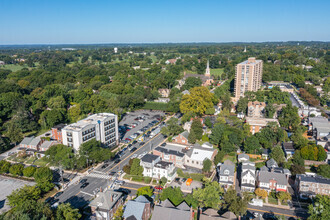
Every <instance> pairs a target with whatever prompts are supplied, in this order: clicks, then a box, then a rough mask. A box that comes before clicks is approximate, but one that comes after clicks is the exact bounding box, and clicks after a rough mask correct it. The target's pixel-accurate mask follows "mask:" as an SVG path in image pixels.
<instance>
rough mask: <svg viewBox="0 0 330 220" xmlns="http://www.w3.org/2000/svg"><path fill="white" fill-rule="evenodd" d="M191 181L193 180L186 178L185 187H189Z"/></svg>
mask: <svg viewBox="0 0 330 220" xmlns="http://www.w3.org/2000/svg"><path fill="white" fill-rule="evenodd" d="M192 181H193V180H192V179H191V178H188V179H187V181H186V185H187V186H190V185H191V183H192Z"/></svg>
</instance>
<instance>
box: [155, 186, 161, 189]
mask: <svg viewBox="0 0 330 220" xmlns="http://www.w3.org/2000/svg"><path fill="white" fill-rule="evenodd" d="M155 189H157V190H163V187H162V186H155Z"/></svg>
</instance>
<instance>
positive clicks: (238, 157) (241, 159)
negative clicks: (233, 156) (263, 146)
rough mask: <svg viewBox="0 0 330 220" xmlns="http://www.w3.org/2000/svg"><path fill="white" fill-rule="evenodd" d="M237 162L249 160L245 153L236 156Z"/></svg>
mask: <svg viewBox="0 0 330 220" xmlns="http://www.w3.org/2000/svg"><path fill="white" fill-rule="evenodd" d="M237 160H238V162H239V163H241V162H245V161H249V160H250V156H249V155H247V154H245V153H242V154H239V155H238V156H237Z"/></svg>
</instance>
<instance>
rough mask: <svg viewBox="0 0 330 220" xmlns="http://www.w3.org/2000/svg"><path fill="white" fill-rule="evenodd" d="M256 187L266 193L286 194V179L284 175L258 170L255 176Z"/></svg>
mask: <svg viewBox="0 0 330 220" xmlns="http://www.w3.org/2000/svg"><path fill="white" fill-rule="evenodd" d="M257 186H258V187H259V188H261V189H264V190H266V191H267V192H270V191H272V190H275V191H276V192H279V191H284V192H286V191H287V190H288V179H287V176H286V175H285V174H284V173H278V172H274V171H266V170H261V169H260V171H259V173H258V176H257Z"/></svg>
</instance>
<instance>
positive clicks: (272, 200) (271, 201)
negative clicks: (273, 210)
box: [268, 196, 278, 205]
mask: <svg viewBox="0 0 330 220" xmlns="http://www.w3.org/2000/svg"><path fill="white" fill-rule="evenodd" d="M268 203H270V204H274V205H278V202H277V199H274V198H273V197H271V196H269V197H268Z"/></svg>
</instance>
